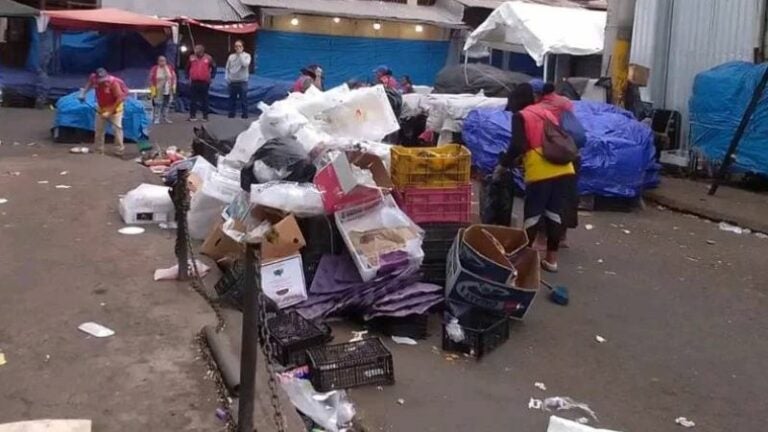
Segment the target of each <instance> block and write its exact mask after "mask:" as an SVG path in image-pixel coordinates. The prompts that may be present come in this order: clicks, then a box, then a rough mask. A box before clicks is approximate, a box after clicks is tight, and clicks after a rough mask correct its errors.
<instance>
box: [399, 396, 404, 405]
mask: <svg viewBox="0 0 768 432" xmlns="http://www.w3.org/2000/svg"><path fill="white" fill-rule="evenodd" d="M397 404H398V405H405V399H403V398H400V399H398V400H397Z"/></svg>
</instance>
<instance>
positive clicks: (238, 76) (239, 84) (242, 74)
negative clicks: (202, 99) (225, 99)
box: [225, 40, 251, 119]
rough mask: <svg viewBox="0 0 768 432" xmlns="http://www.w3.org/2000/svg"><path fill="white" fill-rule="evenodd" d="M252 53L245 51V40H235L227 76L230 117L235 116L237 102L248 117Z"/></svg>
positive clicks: (243, 113)
mask: <svg viewBox="0 0 768 432" xmlns="http://www.w3.org/2000/svg"><path fill="white" fill-rule="evenodd" d="M250 66H251V55H250V54H248V53H247V52H245V46H244V45H243V41H241V40H238V41H236V42H235V52H234V53H232V54H230V55H229V58H228V59H227V67H226V70H225V78H226V80H227V84H228V85H229V118H235V114H236V112H237V103H238V102H240V111H241V114H242V116H243V118H244V119H247V118H248V78H249V70H248V68H249V67H250Z"/></svg>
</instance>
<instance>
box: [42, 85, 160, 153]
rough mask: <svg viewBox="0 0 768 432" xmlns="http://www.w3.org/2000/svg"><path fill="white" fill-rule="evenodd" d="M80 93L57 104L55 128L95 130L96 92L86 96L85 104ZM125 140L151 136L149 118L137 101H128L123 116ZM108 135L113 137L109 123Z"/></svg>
mask: <svg viewBox="0 0 768 432" xmlns="http://www.w3.org/2000/svg"><path fill="white" fill-rule="evenodd" d="M79 94H80V93H79V92H75V93H72V94H69V95H67V96H64V97H62V98H61V99H59V101H58V102H56V119H55V120H54V123H53V127H71V128H77V129H85V130H89V131H93V130H94V119H95V116H96V112H95V110H96V92H95V91H93V90H91V91H90V92H88V94H87V95H86V99H85V103H83V102H81V101H80V100H79V99H78V95H79ZM123 131H124V132H125V138H126V139H128V140H131V141H138V140H139V139H141V138H146V137H147V136H148V135H149V117H148V116H147V114H146V112H145V111H144V106H143V105H142V104H141V102H139V101H138V100H136V99H130V98H129V99H126V101H125V112H124V114H123ZM107 133H108V134H110V135H112V126H111V125H110V124H109V122H107Z"/></svg>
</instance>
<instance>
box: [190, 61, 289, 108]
mask: <svg viewBox="0 0 768 432" xmlns="http://www.w3.org/2000/svg"><path fill="white" fill-rule="evenodd" d="M183 75H186V74H183ZM292 86H293V83H292V82H290V81H279V80H274V79H269V78H263V77H261V76H255V75H251V78H250V80H249V82H248V112H250V113H251V114H257V113H259V112H260V111H259V110H258V107H257V105H258V104H259V102H264V103H266V104H267V105H270V104H272V103H273V102H275V101H278V100H280V99H284V98H285V97H287V96H288V92H289V91H290V90H291V87H292ZM209 95H210V103H211V112H213V113H215V114H227V112H228V111H229V88H228V87H227V83H226V81H224V69H219V70H218V73H217V74H216V79H215V80H214V82H213V84H212V85H211V90H210V92H209ZM177 109H179V110H180V111H184V112H186V111H189V80H188V79H186V77H185V76H184V77H182V78H181V79H180V81H179V101H178V103H177ZM237 113H238V115H239V114H240V107H239V106H238V107H237Z"/></svg>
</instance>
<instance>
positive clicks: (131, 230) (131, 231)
mask: <svg viewBox="0 0 768 432" xmlns="http://www.w3.org/2000/svg"><path fill="white" fill-rule="evenodd" d="M117 232H119V233H120V234H124V235H137V234H143V233H144V228H142V227H137V226H128V227H125V228H120V229H119V230H117Z"/></svg>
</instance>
